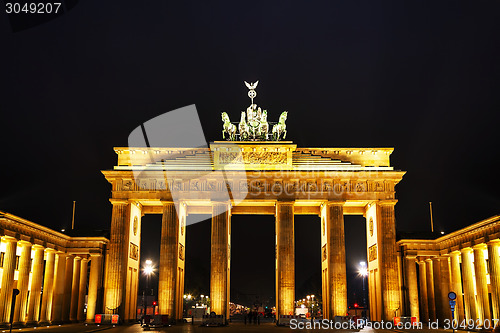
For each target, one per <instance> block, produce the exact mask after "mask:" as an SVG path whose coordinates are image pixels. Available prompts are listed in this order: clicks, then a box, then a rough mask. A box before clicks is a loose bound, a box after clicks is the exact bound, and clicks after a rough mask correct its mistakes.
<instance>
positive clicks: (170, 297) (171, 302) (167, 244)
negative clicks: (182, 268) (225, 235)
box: [158, 202, 219, 319]
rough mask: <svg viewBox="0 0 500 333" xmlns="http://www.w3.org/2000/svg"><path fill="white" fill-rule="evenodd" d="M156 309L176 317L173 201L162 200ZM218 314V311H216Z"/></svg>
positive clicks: (176, 245) (176, 247)
mask: <svg viewBox="0 0 500 333" xmlns="http://www.w3.org/2000/svg"><path fill="white" fill-rule="evenodd" d="M162 204H163V217H162V223H161V243H160V268H159V270H160V272H159V275H160V278H159V280H160V281H159V284H158V309H159V311H160V313H161V314H163V315H168V317H169V319H175V318H176V313H175V312H176V311H175V310H176V304H175V303H176V302H175V301H176V299H177V296H178V295H177V294H176V285H177V260H178V259H177V258H178V255H179V218H178V215H177V211H176V209H175V204H174V203H173V202H162ZM217 314H219V313H217Z"/></svg>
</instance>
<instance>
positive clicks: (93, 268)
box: [86, 253, 102, 323]
mask: <svg viewBox="0 0 500 333" xmlns="http://www.w3.org/2000/svg"><path fill="white" fill-rule="evenodd" d="M101 260H102V255H101V254H98V253H91V254H90V275H89V294H88V298H87V320H86V321H87V322H90V323H93V322H94V317H95V314H96V305H97V292H98V291H99V289H100V288H101V271H102V263H101Z"/></svg>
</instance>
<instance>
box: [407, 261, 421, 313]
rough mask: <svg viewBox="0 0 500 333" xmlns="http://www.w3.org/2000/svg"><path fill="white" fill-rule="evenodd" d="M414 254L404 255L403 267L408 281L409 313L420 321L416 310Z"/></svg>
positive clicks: (416, 286) (416, 284)
mask: <svg viewBox="0 0 500 333" xmlns="http://www.w3.org/2000/svg"><path fill="white" fill-rule="evenodd" d="M415 259H416V256H414V255H413V256H411V255H408V256H406V262H405V268H406V277H407V283H408V298H409V300H410V314H411V316H412V317H416V318H417V321H420V316H419V311H418V283H417V267H416V264H415Z"/></svg>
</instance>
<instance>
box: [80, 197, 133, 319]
mask: <svg viewBox="0 0 500 333" xmlns="http://www.w3.org/2000/svg"><path fill="white" fill-rule="evenodd" d="M110 201H111V203H112V204H113V213H112V217H111V230H110V240H109V251H108V254H107V258H106V259H107V263H106V279H105V297H104V298H105V305H104V312H105V313H119V314H121V315H123V313H124V309H125V304H124V303H125V302H124V296H123V295H124V289H125V279H126V276H127V260H128V258H127V254H128V246H129V244H128V232H127V230H128V222H129V221H128V220H129V217H130V214H129V212H130V207H129V203H128V201H126V200H117V199H111V200H110ZM87 319H88V317H87Z"/></svg>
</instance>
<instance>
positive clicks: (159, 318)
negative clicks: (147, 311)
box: [142, 315, 169, 327]
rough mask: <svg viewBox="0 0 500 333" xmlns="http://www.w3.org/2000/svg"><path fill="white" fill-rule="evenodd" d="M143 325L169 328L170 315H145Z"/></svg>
mask: <svg viewBox="0 0 500 333" xmlns="http://www.w3.org/2000/svg"><path fill="white" fill-rule="evenodd" d="M142 325H143V326H152V327H163V326H169V323H168V315H154V316H150V315H145V316H144V319H143V322H142Z"/></svg>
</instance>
